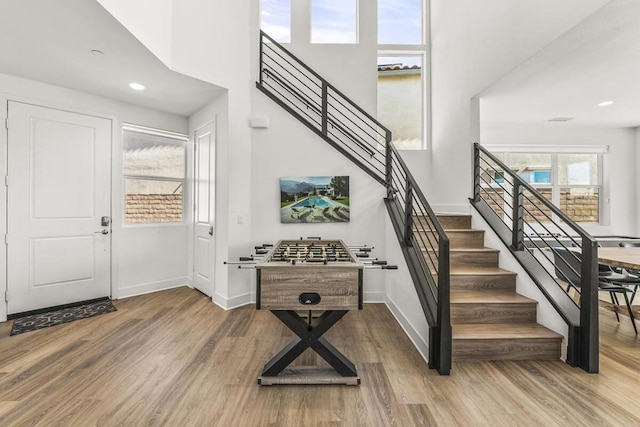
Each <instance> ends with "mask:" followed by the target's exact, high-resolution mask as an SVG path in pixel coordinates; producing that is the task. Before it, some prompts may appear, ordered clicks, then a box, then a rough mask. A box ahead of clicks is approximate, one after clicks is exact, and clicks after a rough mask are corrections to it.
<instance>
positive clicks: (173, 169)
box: [122, 125, 187, 224]
mask: <svg viewBox="0 0 640 427" xmlns="http://www.w3.org/2000/svg"><path fill="white" fill-rule="evenodd" d="M122 136H123V149H124V150H123V165H122V169H123V175H124V182H125V203H124V206H125V208H124V209H125V215H124V217H125V223H129V224H131V223H158V222H182V218H183V216H182V212H183V199H182V193H183V189H184V181H185V155H186V141H187V136H186V135H183V134H176V133H171V132H164V131H161V130H157V129H149V128H144V127H139V126H134V125H125V126H124V127H123V132H122Z"/></svg>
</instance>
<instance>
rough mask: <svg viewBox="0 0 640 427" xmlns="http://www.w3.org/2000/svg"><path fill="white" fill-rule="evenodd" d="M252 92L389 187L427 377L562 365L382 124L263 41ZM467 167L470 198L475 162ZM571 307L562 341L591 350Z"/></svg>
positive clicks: (491, 258)
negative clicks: (506, 364)
mask: <svg viewBox="0 0 640 427" xmlns="http://www.w3.org/2000/svg"><path fill="white" fill-rule="evenodd" d="M256 87H257V89H258V90H260V91H262V92H263V93H264V94H265V95H266V96H268V97H269V98H271V99H272V100H273V101H274V102H276V103H277V104H278V105H280V106H281V107H282V108H284V109H285V110H286V111H288V112H289V113H290V114H291V115H292V116H293V117H295V118H296V119H298V120H299V121H300V122H301V123H303V124H304V125H305V126H307V127H308V128H309V129H310V130H311V131H313V132H314V133H316V134H317V135H318V137H320V138H322V139H323V140H324V141H326V142H327V143H328V144H330V145H331V146H333V147H334V148H335V149H336V150H338V151H339V152H340V153H342V154H343V155H344V156H346V157H347V158H349V159H350V160H351V161H352V162H353V163H354V164H355V165H357V166H358V167H360V168H362V170H364V171H365V172H366V173H368V174H369V175H370V176H371V177H372V178H373V179H375V180H377V181H378V182H380V183H381V184H382V185H384V186H385V187H386V189H387V197H386V198H385V205H386V207H387V211H388V213H389V215H390V218H391V223H392V224H393V227H394V230H395V232H396V235H397V237H398V241H399V243H400V247H401V249H402V252H403V255H404V257H405V260H406V262H407V267H408V270H409V274H410V275H411V279H412V281H413V283H414V286H415V289H416V293H417V298H418V301H419V303H420V305H421V307H422V310H423V312H424V314H425V318H426V320H427V324H428V326H429V333H428V338H429V344H428V346H429V355H428V360H429V367H430V368H432V369H437V370H438V372H439V373H440V374H441V375H448V374H449V371H450V369H451V361H452V359H455V360H525V359H549V360H560V346H561V342H562V336H561V335H559V334H556V333H555V332H552V331H550V330H548V329H546V328H544V327H542V326H540V325H538V324H537V323H536V311H537V302H536V301H534V300H531V299H529V298H526V297H524V296H522V295H518V294H517V293H516V291H515V279H516V274H515V273H513V272H510V271H507V270H504V269H501V268H499V266H498V259H499V251H498V250H496V249H491V248H486V247H485V246H484V231H483V230H474V229H472V228H471V216H470V215H436V214H435V213H434V212H433V209H432V208H431V206H430V204H429V202H428V201H427V199H426V197H425V195H424V194H423V193H422V191H421V189H420V186H419V184H418V183H417V181H416V180H415V178H414V177H413V175H412V174H411V172H410V170H409V168H408V167H407V165H406V164H405V162H404V160H403V158H402V156H401V155H400V153H399V152H398V151H397V149H396V148H395V147H394V145H393V143H392V142H391V141H392V138H391V132H390V131H389V130H388V129H387V128H385V127H384V125H382V124H381V123H379V122H378V121H377V120H376V119H375V118H374V117H372V116H371V115H369V114H368V113H366V112H365V111H364V110H363V109H362V108H361V107H359V106H358V105H357V104H355V103H354V102H353V101H351V100H350V99H349V98H347V97H346V96H345V95H344V94H342V93H341V92H340V91H339V90H338V89H337V88H335V87H334V86H333V85H331V84H330V83H329V82H328V81H326V80H325V79H324V78H322V76H320V75H319V74H317V73H316V72H315V71H314V70H312V69H311V68H310V67H308V66H307V65H306V64H304V63H303V62H302V61H300V60H299V59H298V58H296V57H295V55H293V54H292V53H291V52H289V51H288V50H286V49H285V48H284V47H282V46H281V45H280V44H278V43H277V42H276V41H275V40H273V39H272V38H270V37H269V36H268V35H266V34H265V33H263V32H261V33H260V79H259V81H258V82H256ZM492 161H493V162H494V163H495V162H496V160H495V159H493V160H492ZM474 168H475V172H476V173H475V175H474V179H476V181H474V183H475V185H476V189H477V188H480V187H481V184H479V183H478V182H477V176H478V174H479V172H478V168H479V163H477V162H476V163H475V164H474ZM518 179H519V178H518V177H515V178H513V180H514V181H517V182H519V181H518ZM518 188H519V187H518ZM518 191H520V190H518ZM534 191H535V190H534ZM512 194H515V195H516V196H517V197H520V199H521V198H522V194H521V192H520V193H518V192H517V191H514V193H512ZM477 199H479V196H478V197H477ZM474 201H475V199H474ZM520 202H521V200H520ZM473 206H474V207H476V209H477V206H478V205H477V203H474V205H473ZM512 206H513V204H512ZM550 209H554V208H553V207H551V208H550ZM554 212H555V211H554ZM520 215H521V212H520ZM564 221H565V222H567V221H566V219H565V220H564ZM569 221H570V220H569ZM522 229H523V228H522V226H519V225H518V224H516V226H515V227H514V230H517V232H519V233H520V234H522ZM500 238H501V239H503V236H502V235H500ZM503 241H504V240H503ZM520 241H522V236H520V239H519V240H518V242H520ZM519 250H520V251H522V249H519ZM534 280H535V279H534ZM536 283H538V282H536ZM554 283H555V282H554ZM556 291H557V289H555V288H554V289H552V290H551V291H550V292H547V294H548V297H550V296H552V294H553V293H554V292H556ZM556 293H557V292H556ZM563 295H564V294H563ZM585 300H586V299H585ZM563 304H564V303H563ZM556 308H557V309H562V307H556ZM575 308H576V307H575V305H574V306H573V308H571V307H569V309H568V311H570V312H571V313H570V316H572V317H571V318H569V317H567V319H566V320H567V321H568V324H570V325H571V327H572V328H573V329H571V330H570V333H569V340H568V341H569V343H570V344H571V343H572V342H579V339H573V341H572V337H574V338H575V337H579V338H580V339H582V340H583V342H588V341H589V339H591V337H590V336H587V335H588V334H592V330H593V329H589V328H582V329H580V328H579V327H577V325H579V324H580V322H579V321H576V319H575V317H576V313H575V312H576V310H575ZM586 313H587V312H585V316H584V317H585V319H587V315H586ZM578 314H579V313H578ZM583 323H587V322H586V321H584V322H583ZM592 323H593V322H592ZM580 334H582V335H580ZM585 337H586V339H585ZM596 338H597V337H596ZM591 341H593V340H591ZM596 341H597V340H596ZM591 352H592V353H594V351H593V350H591ZM568 354H569V355H573V354H577V352H573V353H572V352H571V351H569V352H568ZM596 356H597V355H596ZM595 359H597V357H596V358H595ZM595 359H594V356H593V355H590V356H589V357H584V358H583V360H585V361H587V362H588V363H591V362H589V361H591V360H595ZM591 371H593V370H590V372H591Z"/></svg>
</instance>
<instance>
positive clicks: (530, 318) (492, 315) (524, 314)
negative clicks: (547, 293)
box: [451, 302, 536, 324]
mask: <svg viewBox="0 0 640 427" xmlns="http://www.w3.org/2000/svg"><path fill="white" fill-rule="evenodd" d="M535 321H536V303H535V302H533V303H518V304H512V303H478V304H475V303H455V302H452V303H451V323H452V324H459V323H535Z"/></svg>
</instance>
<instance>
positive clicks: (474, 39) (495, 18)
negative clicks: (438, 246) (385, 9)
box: [430, 0, 609, 212]
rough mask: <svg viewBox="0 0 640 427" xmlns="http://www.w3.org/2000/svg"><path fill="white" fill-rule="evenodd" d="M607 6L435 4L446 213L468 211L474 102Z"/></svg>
mask: <svg viewBox="0 0 640 427" xmlns="http://www.w3.org/2000/svg"><path fill="white" fill-rule="evenodd" d="M608 1H609V0H567V1H563V2H558V1H555V0H539V1H530V0H493V1H491V2H482V1H476V0H455V1H433V2H432V4H431V30H432V32H431V43H432V51H431V67H432V69H431V73H432V80H431V87H432V101H431V102H432V110H431V111H432V113H431V114H432V116H431V120H432V152H431V154H432V157H431V167H430V169H431V171H432V172H431V174H432V179H433V180H434V181H435V180H438V181H440V182H446V183H447V185H446V186H445V185H442V186H434V187H433V189H431V195H432V197H431V198H430V200H433V201H434V203H435V204H436V205H437V206H438V208H439V210H441V211H454V212H455V211H461V212H468V211H469V207H468V206H469V205H468V203H467V198H468V197H470V195H471V188H472V183H471V170H472V167H471V165H472V160H471V159H472V145H471V144H472V143H473V141H472V140H471V137H472V132H471V121H472V117H471V98H472V97H473V96H475V95H476V94H478V93H479V92H481V91H482V90H483V89H485V88H487V87H488V86H489V85H490V84H492V83H493V82H495V81H496V80H497V79H499V78H500V77H502V76H503V75H505V74H506V73H508V72H509V71H510V70H511V69H513V68H514V67H515V66H516V65H518V64H520V63H521V62H523V61H524V60H525V59H527V58H528V57H530V56H531V55H532V54H534V53H535V52H536V51H538V50H540V49H541V48H543V47H544V46H545V45H547V44H548V43H549V42H551V41H552V40H554V39H556V38H557V37H559V36H560V35H561V34H562V33H564V32H565V31H567V30H568V29H569V28H571V27H572V26H574V25H576V24H577V23H579V22H580V21H581V20H583V19H584V18H585V17H586V16H588V15H589V14H591V13H593V12H594V11H596V10H597V9H598V8H599V7H601V6H603V5H604V4H606V3H607V2H608Z"/></svg>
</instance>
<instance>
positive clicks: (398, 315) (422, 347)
mask: <svg viewBox="0 0 640 427" xmlns="http://www.w3.org/2000/svg"><path fill="white" fill-rule="evenodd" d="M385 304H386V305H387V307H388V308H389V311H391V314H392V315H393V317H395V319H396V321H397V322H398V324H399V325H400V327H401V328H402V330H403V331H404V333H405V334H407V336H408V337H409V339H410V340H411V342H412V343H413V345H414V346H415V348H416V350H418V353H420V355H421V356H422V358H423V359H424V361H425V362H427V363H429V360H428V357H427V355H428V354H429V343H428V342H427V341H425V340H424V339H423V338H422V337H421V336H420V333H419V332H418V331H417V330H416V328H415V327H414V326H413V324H412V323H411V322H410V321H409V319H407V318H406V317H405V316H404V314H402V312H401V311H400V309H398V306H397V305H396V303H395V302H394V301H393V300H392V299H391V298H389V297H387V298H386V301H385Z"/></svg>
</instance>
